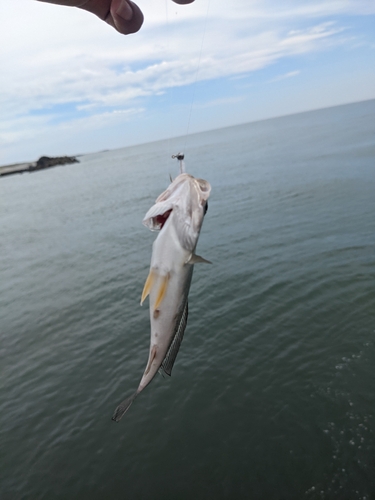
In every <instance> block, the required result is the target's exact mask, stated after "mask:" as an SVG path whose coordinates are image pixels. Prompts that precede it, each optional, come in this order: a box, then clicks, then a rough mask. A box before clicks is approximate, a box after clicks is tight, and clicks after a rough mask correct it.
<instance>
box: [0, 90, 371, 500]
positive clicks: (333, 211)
mask: <svg viewBox="0 0 375 500" xmlns="http://www.w3.org/2000/svg"><path fill="white" fill-rule="evenodd" d="M185 140H186V138H182V139H175V140H170V141H161V142H154V143H150V144H145V145H141V146H135V147H128V148H124V149H119V150H115V151H106V152H101V153H96V154H89V155H85V156H82V157H80V163H79V164H74V165H66V166H60V167H55V168H51V169H48V170H45V171H40V172H35V173H27V174H23V175H14V176H9V177H5V178H2V179H0V336H1V338H0V342H1V344H0V349H1V379H0V380H1V393H0V447H1V472H0V473H1V481H0V498H1V500H21V499H22V500H29V499H31V500H34V499H35V500H44V499H45V500H54V499H63V500H67V499H69V500H72V499H79V500H86V499H87V500H88V499H90V500H102V499H103V500H106V499H113V498H116V499H126V500H159V499H160V500H211V499H215V500H224V499H230V500H232V499H236V500H242V499H255V500H258V499H259V500H263V499H264V500H281V499H285V500H294V499H298V500H300V499H332V500H333V499H334V500H337V499H340V500H341V499H343V500H346V499H350V500H352V499H362V500H370V499H374V498H375V246H374V244H375V100H373V101H367V102H362V103H357V104H351V105H345V106H340V107H335V108H330V109H324V110H318V111H312V112H308V113H302V114H298V115H293V116H287V117H282V118H277V119H272V120H266V121H262V122H257V123H249V124H245V125H240V126H236V127H231V128H226V129H220V130H215V131H211V132H205V133H202V134H196V135H191V136H189V137H188V139H187V142H186V148H185V153H186V168H187V171H188V172H189V173H191V174H193V175H195V176H197V177H202V178H204V179H207V180H208V181H209V182H210V183H211V185H212V195H211V198H210V200H209V208H208V212H207V215H206V217H205V221H204V224H203V228H202V232H201V237H200V241H199V244H198V248H197V252H198V253H199V254H200V255H202V256H203V257H205V258H206V259H209V260H210V261H212V262H213V264H212V265H211V266H210V265H196V266H195V269H194V276H193V282H192V287H191V291H190V300H189V321H188V326H187V330H186V333H185V338H184V341H183V343H182V346H181V350H180V353H179V355H178V357H177V361H176V363H175V366H174V369H173V373H172V377H171V378H168V377H166V378H163V377H162V376H159V375H158V376H157V377H156V379H155V380H154V381H153V382H152V384H151V385H150V386H148V387H147V389H146V390H145V391H144V392H143V393H142V394H141V395H140V396H139V397H138V398H137V400H136V401H135V402H134V404H133V406H132V407H131V408H130V410H129V412H128V413H127V414H126V415H125V416H124V418H123V419H122V420H121V422H120V423H118V424H116V423H114V422H112V421H111V416H112V413H113V411H114V409H115V407H116V406H117V405H118V403H119V402H120V401H122V400H123V399H124V398H125V397H126V396H128V395H129V394H131V393H132V392H133V391H134V389H135V388H136V387H137V385H138V382H139V380H140V378H141V375H142V373H143V371H144V368H145V366H146V362H147V356H148V349H149V331H150V330H149V313H148V304H144V305H143V307H140V304H139V302H140V296H141V292H142V288H143V284H144V281H145V279H146V276H147V274H148V269H149V264H150V257H151V245H152V241H153V240H154V238H155V233H151V232H150V231H148V229H147V228H145V227H144V226H143V225H142V218H143V216H144V214H145V213H146V211H147V210H148V208H149V207H150V206H151V205H152V204H153V202H154V200H155V198H156V197H157V196H158V195H159V194H160V193H161V192H162V191H163V190H164V189H165V188H166V186H167V185H168V184H169V174H171V175H172V176H173V177H175V176H176V175H177V174H178V164H177V162H176V160H172V159H171V158H170V156H171V154H172V153H177V152H178V151H179V149H181V148H182V147H183V145H184V144H185Z"/></svg>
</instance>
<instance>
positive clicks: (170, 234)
mask: <svg viewBox="0 0 375 500" xmlns="http://www.w3.org/2000/svg"><path fill="white" fill-rule="evenodd" d="M210 191H211V186H210V184H209V183H208V182H207V181H205V180H203V179H196V178H195V177H193V176H192V175H189V174H186V173H182V174H180V175H179V176H178V177H176V179H175V180H174V181H173V182H172V183H171V184H170V185H169V187H168V188H167V189H166V191H164V193H162V194H161V195H160V196H159V197H158V198H157V200H156V202H155V205H153V206H152V207H151V208H150V210H149V211H148V212H147V213H146V215H145V218H144V219H143V224H144V225H145V226H147V227H148V228H149V229H151V231H160V232H159V234H158V236H157V238H156V240H155V241H154V243H153V246H152V257H151V266H150V272H149V275H148V277H147V280H146V283H145V286H144V289H143V293H142V299H141V304H142V303H143V301H144V300H145V299H146V297H147V296H148V295H149V296H150V299H149V300H150V322H151V342H150V352H149V358H148V362H147V366H146V369H145V371H144V374H143V376H142V379H141V381H140V383H139V386H138V389H137V390H136V391H135V392H134V393H133V394H132V395H131V396H130V397H128V398H127V399H125V401H123V402H122V403H121V404H120V405H119V406H118V407H117V408H116V410H115V412H114V414H113V416H112V420H115V421H116V422H118V421H119V420H120V419H121V418H122V416H123V415H124V413H125V412H126V411H127V410H128V409H129V407H130V405H131V404H132V402H133V401H134V399H135V398H136V397H137V396H138V394H139V393H140V392H141V391H142V390H143V389H144V388H145V387H146V386H147V385H148V384H149V383H150V382H151V380H152V379H153V378H154V376H155V375H156V373H157V371H158V370H159V369H161V370H162V371H163V372H164V373H165V374H167V375H171V372H172V368H173V364H174V362H175V360H176V356H177V353H178V350H179V348H180V345H181V342H182V338H183V335H184V331H185V327H186V323H187V317H188V294H189V288H190V283H191V278H192V274H193V267H194V264H196V263H198V262H207V263H210V262H209V261H207V260H205V259H203V258H202V257H200V256H198V255H196V254H195V248H196V246H197V242H198V238H199V233H200V230H201V227H202V222H203V217H204V215H205V213H206V210H207V199H208V197H209V195H210Z"/></svg>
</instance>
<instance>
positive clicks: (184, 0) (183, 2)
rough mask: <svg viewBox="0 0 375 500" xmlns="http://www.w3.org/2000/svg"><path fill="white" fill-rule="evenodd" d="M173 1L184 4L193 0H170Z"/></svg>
mask: <svg viewBox="0 0 375 500" xmlns="http://www.w3.org/2000/svg"><path fill="white" fill-rule="evenodd" d="M172 1H173V2H174V3H178V4H180V5H186V4H187V3H193V2H194V0H172Z"/></svg>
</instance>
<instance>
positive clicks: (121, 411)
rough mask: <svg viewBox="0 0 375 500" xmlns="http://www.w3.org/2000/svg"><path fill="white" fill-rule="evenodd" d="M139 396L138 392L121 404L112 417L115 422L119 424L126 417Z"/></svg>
mask: <svg viewBox="0 0 375 500" xmlns="http://www.w3.org/2000/svg"><path fill="white" fill-rule="evenodd" d="M137 395H138V392H137V391H136V392H135V393H134V394H132V395H131V396H130V397H128V398H126V399H125V401H123V402H122V403H120V404H119V405H118V407H117V408H116V409H115V411H114V413H113V415H112V420H114V421H115V422H119V421H120V420H121V419H122V417H123V416H124V414H125V413H126V412H127V411H128V410H129V408H130V406H131V404H132V402H133V401H134V400H135V398H136V397H137Z"/></svg>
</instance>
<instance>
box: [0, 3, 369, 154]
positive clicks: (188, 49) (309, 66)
mask: <svg viewBox="0 0 375 500" xmlns="http://www.w3.org/2000/svg"><path fill="white" fill-rule="evenodd" d="M137 3H138V5H139V6H140V7H141V8H142V10H143V12H144V15H145V23H144V26H143V28H142V29H141V31H140V32H139V33H137V34H134V35H129V36H124V35H120V34H118V33H117V32H116V31H115V30H114V29H113V28H111V27H110V26H108V25H106V24H105V23H104V22H102V21H100V20H99V19H97V18H96V17H95V16H93V15H92V14H89V13H87V12H84V11H80V10H79V9H73V8H68V7H62V6H56V5H49V4H45V3H39V2H36V1H33V0H1V4H0V41H1V43H0V67H1V73H0V75H1V76H0V110H1V111H0V164H6V163H11V162H18V161H28V160H30V161H31V160H35V159H37V158H38V157H39V156H41V155H51V156H57V155H63V154H79V153H84V152H93V151H98V150H102V149H112V148H118V147H123V146H127V145H132V144H139V143H144V142H149V141H153V140H156V139H162V138H168V137H171V136H176V135H183V134H185V133H186V131H187V128H188V123H190V125H189V132H196V131H202V130H209V129H212V128H218V127H224V126H227V125H234V124H237V123H245V122H250V121H255V120H260V119H264V118H269V117H274V116H280V115H285V114H290V113H295V112H299V111H305V110H310V109H316V108H322V107H327V106H333V105H337V104H343V103H348V102H355V101H362V100H366V99H373V98H375V30H374V26H375V1H374V0H329V1H328V0H283V1H281V0H230V1H228V0H225V1H224V0H211V2H210V5H209V10H208V0H196V1H195V3H193V4H190V5H185V6H178V5H176V4H174V3H172V2H171V1H170V0H138V1H137ZM207 11H208V15H207ZM206 21H207V23H206ZM205 26H206V28H205ZM204 33H205V36H204ZM203 36H204V40H203ZM202 41H203V45H202ZM200 54H201V58H200ZM199 59H200V63H199ZM192 102H193V106H191V103H192ZM189 116H190V122H189Z"/></svg>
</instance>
